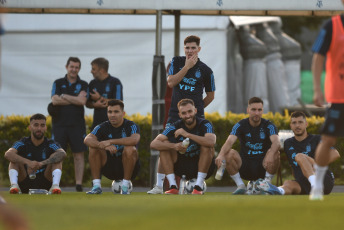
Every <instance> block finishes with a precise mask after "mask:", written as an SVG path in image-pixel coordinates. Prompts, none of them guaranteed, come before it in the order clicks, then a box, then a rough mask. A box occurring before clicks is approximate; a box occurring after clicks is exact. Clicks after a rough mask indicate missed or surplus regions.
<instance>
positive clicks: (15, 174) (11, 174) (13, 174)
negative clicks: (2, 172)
mask: <svg viewBox="0 0 344 230" xmlns="http://www.w3.org/2000/svg"><path fill="white" fill-rule="evenodd" d="M8 175H9V177H10V182H11V184H18V171H17V170H15V169H10V170H9V171H8Z"/></svg>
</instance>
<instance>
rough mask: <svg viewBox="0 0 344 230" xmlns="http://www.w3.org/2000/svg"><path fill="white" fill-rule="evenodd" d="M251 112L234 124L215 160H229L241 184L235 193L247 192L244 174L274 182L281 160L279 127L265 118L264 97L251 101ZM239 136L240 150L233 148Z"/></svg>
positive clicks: (236, 179) (247, 177)
mask: <svg viewBox="0 0 344 230" xmlns="http://www.w3.org/2000/svg"><path fill="white" fill-rule="evenodd" d="M247 113H248V114H249V117H248V118H246V119H243V120H241V121H239V122H238V123H236V124H235V125H234V126H233V129H232V132H231V133H230V135H229V136H228V138H227V140H226V142H225V144H224V145H223V146H222V148H221V151H220V153H219V155H218V156H217V158H216V160H215V163H216V165H217V166H218V167H220V166H221V163H222V161H223V160H225V161H226V169H227V171H228V173H229V175H230V176H231V178H232V179H233V180H234V182H235V183H236V185H237V186H238V188H237V189H236V190H235V191H234V192H233V195H245V194H246V187H245V184H244V182H243V181H242V179H241V178H244V179H245V180H257V179H259V178H265V179H266V180H267V181H268V182H271V179H272V178H273V176H274V174H275V173H276V172H277V169H278V167H279V163H280V162H279V161H280V153H279V151H278V150H279V148H280V142H279V138H278V131H277V128H276V126H275V125H274V124H272V123H271V122H270V121H269V120H265V119H264V118H262V115H263V101H262V99H260V98H258V97H252V98H251V99H250V100H249V101H248V106H247ZM237 139H239V141H240V153H238V152H237V151H236V150H234V149H232V146H233V144H234V143H235V142H236V140H237Z"/></svg>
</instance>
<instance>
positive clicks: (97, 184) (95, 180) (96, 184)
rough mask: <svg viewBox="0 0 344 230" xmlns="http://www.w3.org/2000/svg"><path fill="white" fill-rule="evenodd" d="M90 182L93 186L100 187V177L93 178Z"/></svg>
mask: <svg viewBox="0 0 344 230" xmlns="http://www.w3.org/2000/svg"><path fill="white" fill-rule="evenodd" d="M92 183H93V187H99V188H101V187H102V185H101V180H100V179H94V180H92Z"/></svg>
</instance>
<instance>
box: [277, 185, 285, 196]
mask: <svg viewBox="0 0 344 230" xmlns="http://www.w3.org/2000/svg"><path fill="white" fill-rule="evenodd" d="M277 188H278V190H279V191H280V192H281V194H282V195H284V194H285V191H284V189H283V188H282V187H277Z"/></svg>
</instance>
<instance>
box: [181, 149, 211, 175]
mask: <svg viewBox="0 0 344 230" xmlns="http://www.w3.org/2000/svg"><path fill="white" fill-rule="evenodd" d="M198 161H199V155H197V156H194V157H186V156H185V155H181V154H178V158H177V161H176V163H174V174H175V175H177V176H179V177H182V176H183V175H185V176H186V179H187V180H191V179H193V178H197V174H198ZM214 170H215V158H213V159H212V161H211V164H210V167H209V169H208V173H207V177H206V178H205V179H208V178H209V177H211V176H212V175H213V173H214Z"/></svg>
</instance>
